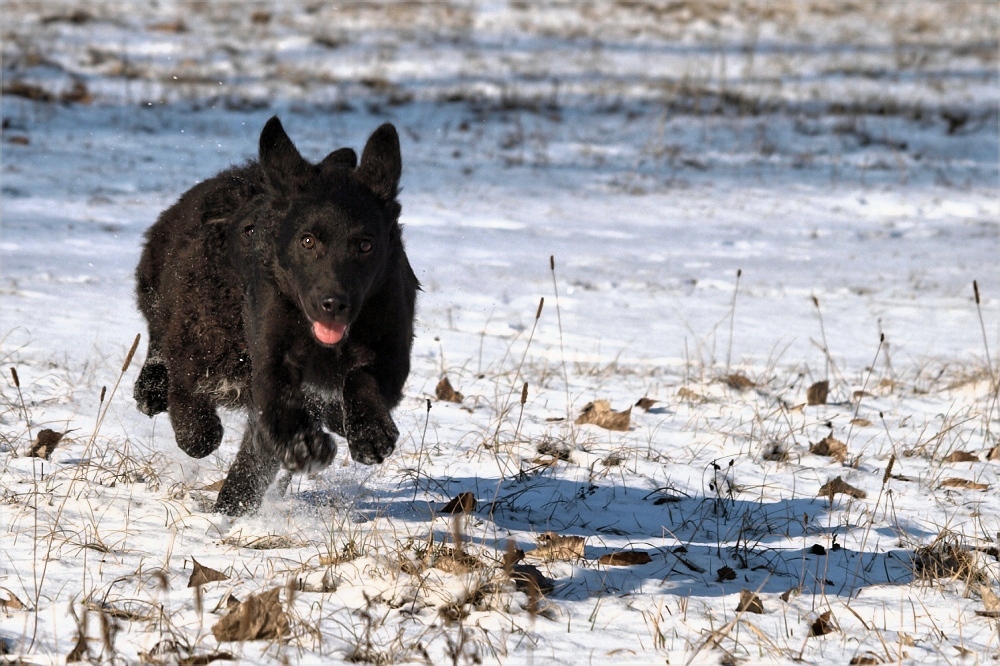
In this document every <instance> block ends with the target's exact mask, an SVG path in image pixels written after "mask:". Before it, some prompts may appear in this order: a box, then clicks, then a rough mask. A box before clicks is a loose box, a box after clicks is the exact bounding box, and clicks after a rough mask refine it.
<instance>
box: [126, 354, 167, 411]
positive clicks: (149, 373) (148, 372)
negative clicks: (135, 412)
mask: <svg viewBox="0 0 1000 666" xmlns="http://www.w3.org/2000/svg"><path fill="white" fill-rule="evenodd" d="M167 389H168V383H167V366H165V365H164V364H163V363H160V362H157V361H152V362H151V361H146V363H145V364H144V365H143V366H142V370H140V371H139V379H138V380H137V381H136V383H135V390H134V391H133V392H132V395H133V397H134V398H135V405H136V407H138V408H139V411H140V412H142V413H143V414H145V415H146V416H155V415H157V414H159V413H160V412H165V411H167Z"/></svg>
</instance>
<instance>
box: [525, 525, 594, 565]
mask: <svg viewBox="0 0 1000 666" xmlns="http://www.w3.org/2000/svg"><path fill="white" fill-rule="evenodd" d="M583 546H584V538H583V537H582V536H560V535H558V534H556V533H555V532H544V533H542V534H540V535H539V536H538V547H537V548H535V549H534V550H530V551H528V552H527V553H525V555H526V556H527V557H532V558H536V559H540V560H545V561H547V562H552V561H555V560H578V559H581V558H583V552H584V548H583Z"/></svg>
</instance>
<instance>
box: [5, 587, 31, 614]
mask: <svg viewBox="0 0 1000 666" xmlns="http://www.w3.org/2000/svg"><path fill="white" fill-rule="evenodd" d="M0 608H3V609H4V610H5V611H8V612H9V611H18V610H24V609H25V608H26V606H25V605H24V602H22V601H21V600H20V599H18V598H17V595H15V594H14V593H13V592H11V591H10V590H8V589H7V588H6V587H0Z"/></svg>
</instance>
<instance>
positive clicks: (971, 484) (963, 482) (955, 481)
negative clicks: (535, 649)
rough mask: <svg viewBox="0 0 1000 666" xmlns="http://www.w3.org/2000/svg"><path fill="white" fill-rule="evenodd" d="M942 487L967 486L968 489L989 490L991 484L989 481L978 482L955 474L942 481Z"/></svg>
mask: <svg viewBox="0 0 1000 666" xmlns="http://www.w3.org/2000/svg"><path fill="white" fill-rule="evenodd" d="M939 487H940V488H966V489H968V490H989V489H990V484H988V483H977V482H975V481H969V480H968V479H960V478H958V477H957V476H953V477H950V478H947V479H945V480H944V481H942V482H941V485H940V486H939Z"/></svg>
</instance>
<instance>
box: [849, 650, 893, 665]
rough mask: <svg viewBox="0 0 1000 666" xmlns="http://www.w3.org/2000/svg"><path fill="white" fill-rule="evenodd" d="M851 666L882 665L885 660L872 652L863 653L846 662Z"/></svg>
mask: <svg viewBox="0 0 1000 666" xmlns="http://www.w3.org/2000/svg"><path fill="white" fill-rule="evenodd" d="M848 663H850V664H851V666H873V665H874V664H884V663H885V660H884V659H882V657H880V656H878V655H877V654H875V653H874V652H865V653H864V654H858V655H855V656H853V657H851V661H850V662H848Z"/></svg>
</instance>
